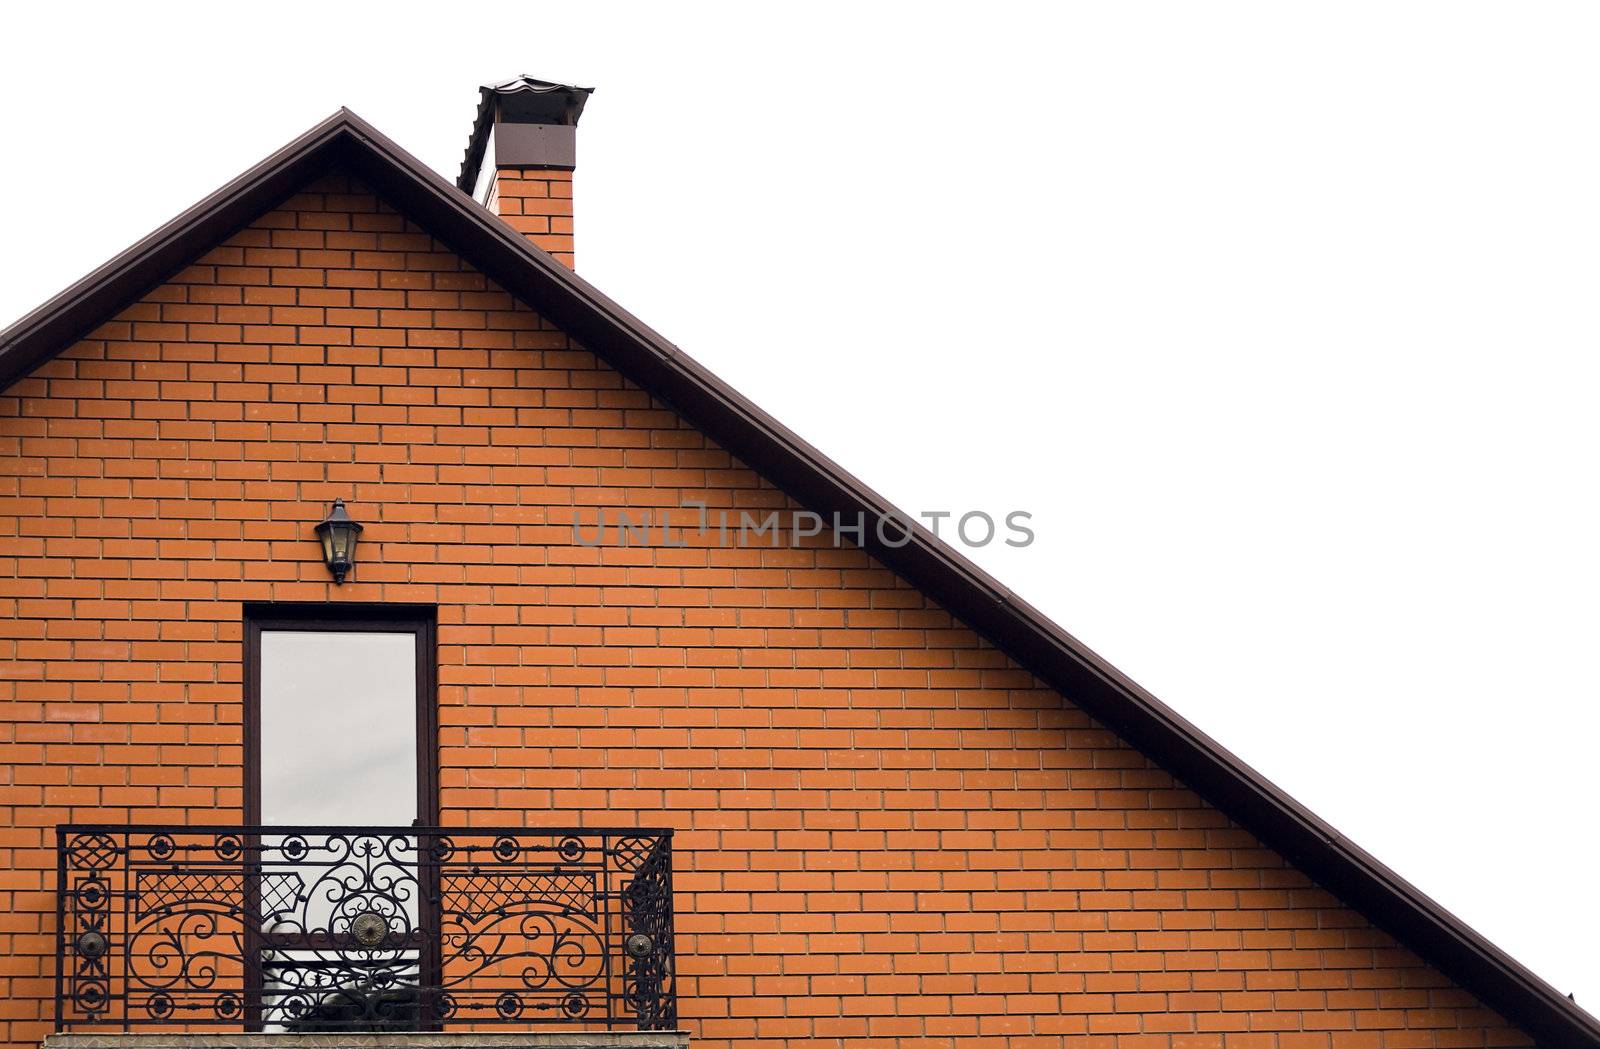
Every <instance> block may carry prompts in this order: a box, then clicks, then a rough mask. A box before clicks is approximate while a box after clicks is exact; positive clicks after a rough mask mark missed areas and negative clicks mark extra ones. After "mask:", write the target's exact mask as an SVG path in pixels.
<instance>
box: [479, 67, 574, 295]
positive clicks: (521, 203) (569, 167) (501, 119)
mask: <svg viewBox="0 0 1600 1049" xmlns="http://www.w3.org/2000/svg"><path fill="white" fill-rule="evenodd" d="M593 90H594V89H593V88H588V87H573V86H571V85H570V84H553V83H551V82H550V81H548V80H535V79H534V78H533V77H530V76H519V77H512V78H511V79H510V80H506V81H502V82H501V83H498V84H485V85H484V86H483V88H482V91H481V93H480V95H479V102H478V119H477V120H476V122H474V124H473V126H472V138H471V140H470V141H469V142H468V143H467V156H466V160H465V161H463V162H462V165H461V176H460V177H459V178H458V179H456V185H457V186H458V187H460V188H461V190H462V191H463V192H465V193H470V194H472V196H473V198H474V199H475V200H477V201H478V203H480V204H482V205H483V206H484V207H486V208H488V209H489V210H490V211H492V212H494V213H495V214H496V215H499V216H500V217H501V218H503V219H505V220H506V221H507V222H508V223H510V224H511V226H512V228H513V229H515V230H517V231H518V232H519V233H521V234H522V235H523V236H525V237H527V238H528V239H529V240H531V241H533V243H535V244H537V245H538V246H539V247H541V248H543V249H544V250H546V251H548V252H549V253H550V254H551V255H554V256H555V257H556V259H557V260H558V261H560V262H563V263H565V264H566V265H568V266H574V262H573V243H572V171H573V169H574V168H575V167H577V164H578V154H577V131H578V117H579V116H581V115H582V114H583V104H584V103H585V102H587V101H588V100H589V93H590V92H591V91H593Z"/></svg>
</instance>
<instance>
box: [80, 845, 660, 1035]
mask: <svg viewBox="0 0 1600 1049" xmlns="http://www.w3.org/2000/svg"><path fill="white" fill-rule="evenodd" d="M671 834H672V832H671V831H667V830H606V831H596V830H479V829H461V828H442V827H151V826H109V825H92V826H91V825H70V826H62V827H59V828H58V846H57V849H58V853H57V862H58V875H59V876H58V881H57V885H58V886H59V893H58V910H57V937H56V962H57V964H56V1029H57V1030H58V1031H124V1032H128V1031H134V1032H136V1031H140V1030H151V1029H159V1030H163V1031H172V1030H175V1029H181V1030H195V1031H204V1030H211V1031H242V1032H263V1033H278V1032H282V1033H302V1034H307V1033H318V1032H340V1031H363V1032H402V1031H420V1032H425V1031H449V1030H452V1029H462V1030H484V1029H486V1028H488V1027H489V1026H491V1025H493V1026H497V1027H502V1028H504V1027H510V1028H516V1027H523V1028H528V1027H533V1026H535V1025H565V1026H568V1027H570V1028H572V1029H574V1030H624V1029H637V1030H639V1031H669V1030H672V1029H673V1028H674V1027H675V1026H676V1021H677V1005H676V998H675V994H674V989H673V940H672V852H671V843H672V837H671Z"/></svg>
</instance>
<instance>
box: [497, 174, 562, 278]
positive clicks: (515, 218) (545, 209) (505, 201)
mask: <svg viewBox="0 0 1600 1049" xmlns="http://www.w3.org/2000/svg"><path fill="white" fill-rule="evenodd" d="M488 207H489V210H490V211H492V212H494V213H495V214H496V215H499V216H500V217H501V218H503V219H505V220H506V222H508V223H510V224H511V227H512V228H513V229H515V230H516V231H517V232H518V233H521V234H522V235H523V236H525V237H527V238H528V239H529V240H531V241H533V242H534V243H535V244H537V245H538V246H539V247H541V248H543V249H544V250H545V251H548V252H549V253H550V254H551V255H553V256H555V258H556V259H557V261H559V262H562V263H565V264H566V265H567V266H568V267H572V266H575V265H576V256H575V250H576V249H575V248H574V247H573V239H572V237H573V232H572V172H570V171H549V170H546V169H543V168H500V169H498V170H497V171H496V172H495V177H494V181H493V182H491V183H490V186H489V200H488Z"/></svg>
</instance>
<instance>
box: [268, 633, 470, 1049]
mask: <svg viewBox="0 0 1600 1049" xmlns="http://www.w3.org/2000/svg"><path fill="white" fill-rule="evenodd" d="M268 630H317V631H328V632H343V633H391V634H403V633H410V634H414V635H415V636H416V642H417V643H416V649H417V670H416V681H417V820H416V824H415V825H418V826H423V827H431V826H436V825H437V824H438V821H439V649H438V609H437V607H435V606H433V605H401V604H384V605H376V604H354V603H352V604H248V605H245V607H244V806H243V808H244V824H245V826H246V827H247V828H248V827H259V826H260V825H261V635H262V633H263V632H264V631H268ZM251 837H254V836H251ZM252 844H253V845H256V844H259V839H256V840H254V841H252ZM417 845H418V855H419V864H418V870H417V885H418V889H419V893H420V896H421V899H420V900H419V901H418V902H419V905H420V910H419V914H418V917H419V921H420V925H421V928H420V930H419V932H420V933H421V942H420V943H419V945H418V946H419V957H418V963H419V970H418V971H419V976H420V977H421V981H422V986H423V987H425V988H426V987H434V986H437V984H438V982H439V977H440V975H441V973H440V964H441V963H440V947H441V945H440V944H439V942H438V938H437V936H436V935H429V933H428V930H429V929H430V928H431V927H432V926H433V925H434V924H435V923H434V918H433V913H432V912H433V910H434V907H435V898H436V897H437V892H438V890H437V884H436V883H437V880H438V875H439V872H438V867H437V865H436V864H433V863H429V862H427V861H426V860H424V859H423V858H422V857H424V856H426V855H428V854H429V851H430V850H431V848H432V839H431V838H427V837H419V838H418V841H417ZM256 882H257V879H256V876H254V875H252V874H251V872H250V871H248V870H246V872H245V886H244V891H245V908H246V913H252V912H253V910H254V908H255V902H254V901H255V900H256V899H257V896H258V894H259V892H260V888H259V885H258V884H257V883H256ZM244 933H245V943H244V948H245V951H246V952H247V954H248V955H249V956H252V957H253V956H257V955H259V954H260V953H261V951H262V950H263V949H264V948H265V947H266V945H265V944H264V943H262V942H261V934H260V931H259V930H257V929H254V928H252V927H251V925H250V923H249V922H246V923H245V929H244ZM246 971H247V973H256V972H258V970H257V969H255V968H254V967H250V966H247V969H246ZM244 991H245V1003H244V1005H245V1008H244V1021H245V1030H246V1031H259V1030H261V1029H262V1027H263V1026H264V1023H263V1021H264V1014H265V1000H264V988H263V987H262V986H261V985H259V984H258V983H256V980H255V978H254V977H252V978H251V979H249V980H247V986H246V987H245V988H244ZM419 1005H420V1006H421V1009H422V1013H421V1015H420V1016H419V1020H420V1022H421V1029H422V1030H434V1029H437V1026H438V1025H437V1022H436V1021H434V1020H433V1019H432V1016H433V1013H434V1007H435V1006H434V1003H433V1002H432V1000H431V998H429V999H427V1000H424V1001H421V1002H419Z"/></svg>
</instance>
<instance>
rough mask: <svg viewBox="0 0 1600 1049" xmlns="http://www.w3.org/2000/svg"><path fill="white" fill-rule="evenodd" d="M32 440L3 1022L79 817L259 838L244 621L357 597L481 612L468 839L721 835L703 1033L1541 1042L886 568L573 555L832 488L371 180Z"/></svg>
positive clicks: (28, 1000) (13, 706) (2, 934)
mask: <svg viewBox="0 0 1600 1049" xmlns="http://www.w3.org/2000/svg"><path fill="white" fill-rule="evenodd" d="M708 308H710V306H709V305H708ZM0 456H3V457H4V464H3V469H0V484H3V486H4V490H3V493H0V494H3V497H4V498H3V503H0V534H3V535H4V542H3V548H0V549H3V555H4V556H3V557H0V608H3V609H4V615H3V617H0V634H3V638H0V655H3V657H4V668H3V674H0V754H3V756H4V763H3V765H0V999H3V1000H0V1020H3V1022H4V1024H5V1027H4V1030H3V1031H0V1039H9V1040H10V1041H11V1042H12V1043H15V1044H25V1043H32V1042H36V1041H37V1040H38V1039H39V1037H40V1036H41V1035H42V1034H44V1033H45V1031H46V1030H47V1029H48V1026H49V1025H48V1023H47V1021H46V1019H45V1018H46V1017H47V1016H48V1015H49V1008H50V1007H49V1004H48V998H49V995H50V994H51V990H52V988H51V983H50V978H51V964H52V963H51V959H50V957H49V953H50V949H51V942H50V939H49V937H48V936H47V935H46V934H45V932H44V930H45V929H47V928H48V926H47V924H46V922H47V920H48V919H47V915H48V914H49V912H50V909H51V908H52V907H53V897H52V894H51V893H52V888H53V886H52V878H53V873H52V871H53V863H54V860H53V857H52V854H51V852H50V851H49V850H50V845H51V843H52V841H53V838H52V835H51V830H50V828H51V827H52V826H53V825H54V824H55V823H57V822H58V821H63V820H68V819H72V820H80V821H85V820H106V821H128V820H145V821H157V820H159V821H183V820H188V821H195V822H199V821H210V820H223V821H235V820H237V819H239V816H240V813H239V807H240V801H241V782H240V779H241V777H240V757H241V728H240V722H241V677H242V674H241V665H240V649H241V641H240V637H241V614H242V613H241V603H242V602H246V601H323V600H329V601H335V602H340V601H409V602H433V603H437V605H438V608H439V622H440V624H441V625H440V649H439V665H440V697H439V699H440V721H441V725H442V753H441V756H440V757H441V765H442V773H441V775H442V803H443V806H444V818H445V821H446V822H448V823H452V824H460V823H464V822H468V823H470V822H477V823H513V824H521V823H526V824H527V825H530V826H537V825H564V824H571V823H575V822H576V823H581V824H584V825H589V826H617V825H626V824H657V823H661V824H667V825H671V826H673V827H675V828H677V829H678V830H679V831H680V833H679V836H678V839H677V865H678V872H679V873H678V879H677V888H678V893H679V896H678V899H677V909H678V915H679V918H678V928H679V933H680V936H679V942H678V950H679V957H680V965H681V970H682V973H683V977H684V978H683V980H682V983H681V987H680V992H681V1012H682V1015H683V1017H684V1026H685V1027H687V1028H688V1029H689V1030H690V1031H691V1032H692V1033H693V1034H694V1036H695V1038H696V1040H697V1042H698V1043H700V1044H704V1045H707V1046H711V1047H716V1049H723V1047H732V1046H735V1045H740V1046H745V1045H753V1044H754V1043H755V1041H756V1040H760V1041H761V1042H763V1043H765V1044H780V1043H792V1044H794V1045H797V1046H798V1045H801V1044H805V1045H824V1046H826V1045H833V1046H847V1045H848V1046H862V1047H866V1046H871V1047H880V1046H881V1047H886V1049H887V1047H890V1046H911V1045H918V1046H957V1045H959V1046H962V1047H966V1046H979V1045H991V1046H1001V1045H1006V1046H1016V1047H1021V1046H1033V1045H1052V1046H1054V1045H1062V1044H1070V1045H1074V1046H1083V1047H1086V1049H1091V1047H1112V1046H1115V1047H1117V1049H1402V1047H1447V1046H1486V1045H1497V1046H1499V1045H1526V1044H1528V1043H1527V1041H1526V1040H1525V1039H1523V1038H1522V1037H1521V1036H1520V1035H1519V1034H1517V1033H1516V1032H1514V1031H1512V1030H1509V1029H1507V1028H1506V1027H1505V1026H1504V1025H1503V1023H1502V1022H1501V1021H1500V1020H1498V1019H1497V1018H1496V1017H1495V1016H1494V1015H1492V1014H1490V1013H1488V1012H1487V1011H1485V1010H1484V1009H1483V1008H1482V1007H1481V1006H1479V1004H1478V1003H1476V1002H1475V1001H1474V1000H1473V999H1472V998H1471V997H1470V996H1469V995H1467V994H1466V993H1464V992H1462V991H1461V990H1459V989H1458V988H1456V987H1454V986H1452V985H1451V983H1450V982H1449V981H1448V980H1446V979H1444V978H1443V977H1441V976H1440V975H1439V974H1438V973H1437V972H1436V971H1434V970H1433V969H1431V968H1429V967H1428V966H1426V965H1423V964H1422V963H1421V962H1419V960H1418V959H1417V958H1416V957H1414V956H1413V955H1412V954H1411V953H1410V952H1408V951H1406V950H1404V949H1402V948H1400V947H1399V946H1398V945H1396V944H1395V943H1394V941H1393V940H1392V939H1390V938H1389V937H1388V936H1386V935H1384V934H1382V933H1380V932H1378V931H1375V930H1374V929H1373V928H1372V927H1371V926H1370V925H1369V924H1368V923H1367V922H1365V921H1364V920H1362V919H1361V918H1360V917H1358V916H1357V915H1355V914H1353V913H1352V912H1350V911H1349V910H1347V909H1345V908H1343V907H1341V906H1340V905H1338V904H1337V903H1336V902H1335V901H1334V900H1332V899H1330V898H1329V897H1328V896H1327V895H1326V894H1324V893H1323V892H1321V891H1319V890H1318V889H1317V888H1316V887H1315V886H1313V885H1312V884H1310V883H1309V882H1308V881H1307V880H1306V879H1305V878H1304V877H1302V876H1301V875H1300V874H1298V873H1296V872H1295V871H1293V870H1290V869H1288V868H1287V867H1286V866H1285V864H1284V862H1283V860H1282V859H1281V858H1280V857H1278V856H1277V855H1275V854H1274V853H1272V852H1271V851H1269V850H1267V849H1265V848H1263V847H1262V846H1261V845H1260V843H1258V842H1257V841H1256V840H1255V839H1254V838H1252V837H1251V835H1249V834H1247V833H1245V832H1244V831H1242V830H1240V829H1239V828H1237V827H1236V826H1233V825H1232V824H1230V823H1229V821H1228V820H1227V819H1225V818H1224V817H1223V816H1221V815H1220V814H1219V813H1218V812H1217V811H1215V810H1214V809H1212V808H1210V807H1208V806H1207V805H1206V804H1204V803H1203V802H1201V801H1200V800H1199V799H1198V798H1197V797H1196V796H1195V795H1194V794H1193V793H1191V792H1190V791H1189V790H1187V789H1185V788H1184V787H1183V786H1181V785H1179V784H1177V783H1175V782H1173V780H1172V779H1171V777H1169V776H1167V775H1166V774H1164V773H1163V772H1161V771H1160V770H1159V769H1156V768H1153V767H1151V765H1150V764H1149V762H1147V761H1145V760H1144V759H1143V758H1142V757H1141V756H1140V755H1139V754H1137V753H1135V752H1134V751H1132V750H1131V749H1129V748H1128V747H1126V746H1125V745H1123V744H1122V743H1120V742H1119V741H1118V740H1117V739H1116V738H1115V737H1113V736H1112V735H1111V734H1110V733H1108V732H1106V731H1104V730H1103V729H1101V728H1100V727H1098V726H1097V725H1096V724H1095V723H1094V722H1093V721H1091V720H1090V719H1089V718H1088V717H1086V716H1085V715H1084V714H1083V713H1082V712H1080V711H1079V710H1077V709H1075V708H1074V707H1072V706H1071V705H1070V702H1067V701H1063V699H1062V698H1061V697H1059V696H1058V695H1056V694H1054V693H1052V692H1051V691H1050V690H1048V689H1046V688H1044V687H1042V686H1041V685H1040V684H1039V682H1037V681H1036V680H1034V679H1033V678H1032V677H1031V676H1030V675H1029V674H1027V673H1025V672H1023V671H1021V670H1019V669H1018V668H1016V667H1015V666H1013V665H1012V664H1011V663H1009V662H1008V660H1007V659H1006V658H1005V657H1003V656H1002V655H1000V654H999V653H997V652H996V651H995V650H994V649H993V648H992V647H990V646H988V645H987V644H985V643H983V642H982V641H981V640H980V639H979V638H978V637H976V636H975V635H974V634H973V633H971V632H970V631H968V630H967V629H965V628H963V627H962V626H960V625H959V624H957V623H954V622H952V621H951V619H950V617H949V616H947V615H946V614H945V613H944V612H942V611H941V610H940V609H938V608H936V607H933V606H931V605H930V604H929V603H928V602H927V601H926V600H925V599H923V598H922V597H921V596H920V595H919V594H918V593H917V592H915V591H914V590H912V589H911V588H909V587H908V586H906V585H905V584H903V583H902V582H900V581H899V580H897V579H896V578H894V577H893V576H892V575H891V574H889V573H888V572H886V571H884V570H883V569H882V568H881V567H879V566H877V565H876V564H874V563H873V562H872V561H870V560H869V559H868V558H866V557H865V556H863V555H862V554H860V553H859V552H857V551H855V550H853V549H849V548H846V549H834V548H832V547H831V546H829V545H828V544H826V543H823V542H817V541H813V542H812V543H810V544H809V545H807V546H805V547H803V548H801V549H765V548H760V547H745V548H739V547H734V548H719V547H715V546H713V545H710V542H709V541H708V542H707V543H706V544H704V545H698V546H691V547H690V548H687V549H676V548H670V549H669V548H662V547H659V546H657V547H648V548H640V547H628V548H623V547H619V546H617V545H614V544H613V545H608V546H605V547H602V548H597V549H596V548H586V547H582V546H579V545H576V544H574V542H573V536H572V531H571V529H570V522H571V520H572V516H573V514H574V513H575V512H576V513H580V514H583V515H585V519H586V520H589V521H591V522H592V521H593V520H594V516H593V515H594V513H595V512H596V511H597V509H598V508H601V507H607V508H616V507H622V506H627V507H630V508H634V509H638V508H641V507H645V506H656V507H669V506H677V505H679V504H680V503H681V502H683V501H685V500H692V499H698V500H703V501H705V502H706V503H708V504H710V505H711V506H713V507H718V506H721V507H749V508H767V507H783V506H786V505H788V504H787V503H786V501H785V499H784V498H783V497H782V496H781V495H779V494H778V493H777V492H775V491H774V490H773V489H772V488H771V487H770V486H768V485H767V484H765V483H764V482H762V481H761V480H760V479H759V478H758V477H756V476H755V475H754V474H752V473H751V472H750V471H749V470H747V469H746V468H745V467H744V466H743V465H742V464H740V463H739V462H738V461H737V460H736V459H734V458H732V457H731V456H730V455H729V454H728V453H727V452H725V451H723V450H721V449H720V448H717V447H715V446H713V445H711V444H710V443H709V442H708V441H707V440H706V439H705V438H703V437H702V436H701V435H700V434H699V433H698V432H697V431H695V430H694V429H693V428H692V427H690V426H689V425H687V424H686V423H685V422H684V421H683V420H682V419H681V418H679V417H678V416H677V415H676V414H674V413H673V412H672V411H670V410H668V409H667V408H665V407H663V406H662V405H661V404H659V403H656V402H654V401H652V399H651V398H650V397H649V396H647V395H646V394H644V393H643V392H641V391H639V390H638V389H636V388H634V387H632V386H631V385H629V384H628V383H627V382H625V381H623V380H622V379H621V378H620V377H619V376H618V375H617V373H615V372H613V371H612V370H610V369H609V368H608V367H606V366H605V365H604V364H602V363H600V362H599V361H598V360H597V359H596V358H595V357H593V356H592V355H590V354H589V353H587V352H585V351H584V350H582V349H581V348H578V347H575V346H573V345H571V344H570V343H569V342H568V341H567V339H566V338H564V337H563V336H562V335H561V334H560V333H559V332H557V331H554V330H551V329H550V327H549V326H548V325H545V324H543V323H542V322H541V321H540V319H539V318H538V317H537V316H536V315H535V314H534V313H532V312H531V311H529V310H528V309H526V308H523V307H520V306H518V305H517V304H516V303H514V302H513V301H512V300H511V299H510V298H509V297H508V296H506V295H505V294H504V293H502V292H500V291H499V290H497V289H495V288H493V287H491V286H489V285H487V284H486V283H485V281H484V280H483V278H482V277H481V276H479V275H478V274H476V273H475V272H473V271H472V270H471V269H470V268H468V267H467V266H466V265H464V264H463V263H462V262H461V261H460V260H459V259H458V258H456V257H455V256H454V255H452V254H450V253H449V252H447V251H445V250H443V249H442V248H441V247H440V246H439V245H437V244H436V243H434V242H433V241H432V240H430V239H429V238H428V237H427V236H426V235H424V234H423V233H421V232H420V231H418V230H416V229H415V228H413V227H411V226H409V225H408V224H407V223H405V222H404V221H402V220H401V219H400V218H399V217H398V216H397V215H395V214H394V213H393V212H392V211H390V210H388V209H387V208H386V207H384V206H382V205H381V204H380V203H379V202H378V201H376V200H375V199H374V198H373V197H371V196H369V195H368V194H367V193H365V192H363V191H361V190H360V188H359V187H352V186H347V185H345V184H344V183H342V182H341V181H339V180H337V179H329V180H324V181H323V182H321V183H319V184H317V185H316V186H314V187H310V188H309V189H308V190H307V191H306V192H305V193H303V194H302V195H300V196H298V197H296V198H295V199H294V200H292V201H290V202H289V203H288V204H287V205H286V206H285V207H283V208H282V209H280V210H278V211H275V212H272V213H271V214H269V215H267V216H265V217H264V218H263V219H261V220H260V221H259V222H257V223H255V224H254V225H253V226H251V227H250V228H248V229H246V230H244V231H243V232H241V233H239V234H238V235H236V236H234V237H233V238H231V239H230V240H229V241H228V242H227V243H226V244H225V245H223V246H221V247H219V248H217V249H216V250H215V251H213V252H212V253H210V254H209V255H208V256H207V257H206V258H204V259H202V260H201V261H200V262H198V263H197V264H196V265H194V266H193V267H191V268H189V269H188V270H187V271H185V272H184V273H182V274H180V275H179V276H178V277H177V278H175V279H174V280H172V281H171V282H170V283H168V284H167V285H165V286H164V287H162V288H160V289H159V290H158V291H157V292H155V293H153V294H151V295H150V296H148V297H147V298H146V299H145V300H144V301H143V302H141V303H139V304H137V305H135V306H133V307H131V308H129V309H128V310H126V311H124V313H123V314H122V315H121V316H119V317H118V318H117V319H115V320H114V321H112V322H110V323H108V324H106V325H105V326H104V327H102V328H101V329H100V330H99V331H97V332H95V333H93V335H92V336H91V337H89V338H87V339H85V340H84V341H83V342H81V343H79V344H78V345H76V346H75V347H73V348H72V349H71V350H70V351H69V352H67V353H66V354H65V355H63V356H62V357H60V358H59V359H57V360H55V361H53V362H51V363H50V364H48V365H46V366H44V367H42V368H40V369H39V371H38V372H37V373H35V374H34V375H33V376H32V377H30V378H27V379H25V380H23V381H21V382H20V383H18V384H17V385H16V386H15V387H13V388H12V389H11V390H10V391H8V392H7V393H6V395H5V396H3V397H0ZM335 496H343V497H345V498H347V499H350V500H351V509H352V511H353V512H354V513H355V515H356V516H357V517H358V518H359V519H360V520H362V521H363V522H365V523H366V524H367V531H366V534H365V537H364V547H363V553H362V558H361V564H360V566H359V567H358V569H357V570H356V573H355V577H354V580H353V581H352V582H349V583H347V584H346V585H345V586H343V587H341V588H337V589H335V588H334V587H333V586H332V585H331V584H330V582H329V577H328V574H327V572H326V570H325V569H324V567H323V566H322V564H321V562H320V561H319V559H318V553H317V548H316V546H315V543H314V541H313V539H312V536H311V532H310V527H311V525H312V523H314V522H315V521H316V520H318V519H319V518H320V517H321V515H322V513H323V511H324V510H325V508H326V506H327V504H328V502H329V501H330V500H331V499H332V498H334V497H335ZM712 538H714V537H712ZM1068 699H1070V697H1068Z"/></svg>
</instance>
